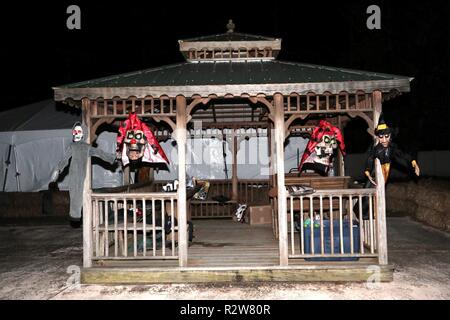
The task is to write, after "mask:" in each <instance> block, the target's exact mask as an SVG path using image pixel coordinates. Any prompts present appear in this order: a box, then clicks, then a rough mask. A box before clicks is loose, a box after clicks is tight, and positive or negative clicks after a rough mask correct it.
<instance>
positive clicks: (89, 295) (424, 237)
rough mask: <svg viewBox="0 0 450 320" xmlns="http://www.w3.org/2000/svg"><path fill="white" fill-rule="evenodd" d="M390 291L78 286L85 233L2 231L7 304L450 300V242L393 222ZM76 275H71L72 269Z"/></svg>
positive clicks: (61, 227) (38, 228) (2, 289)
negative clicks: (74, 277) (47, 301)
mask: <svg viewBox="0 0 450 320" xmlns="http://www.w3.org/2000/svg"><path fill="white" fill-rule="evenodd" d="M388 243H389V259H390V263H392V264H393V265H394V266H395V270H396V271H395V273H394V281H393V282H391V283H381V284H374V285H373V286H372V287H371V286H368V285H367V284H365V283H320V284H318V283H246V284H241V283H239V284H235V283H231V284H171V285H145V286H144V285H139V286H136V285H135V286H133V285H127V286H99V285H79V286H73V285H72V282H71V279H72V278H71V275H73V274H72V273H67V271H68V268H69V267H70V266H81V265H82V230H81V228H72V227H71V226H69V225H66V224H36V225H27V226H24V225H14V224H9V225H2V226H0V299H39V300H41V299H120V300H123V299H147V300H154V299H183V300H184V299H192V300H215V299H221V300H224V299H225V300H240V299H246V300H298V299H344V300H351V299H369V300H370V299H450V281H449V280H450V235H449V234H446V233H443V232H440V231H437V230H435V229H431V228H429V227H426V226H423V225H422V224H419V223H417V222H414V221H412V220H411V219H410V218H408V217H391V218H388ZM69 271H70V269H69Z"/></svg>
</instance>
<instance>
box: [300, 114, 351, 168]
mask: <svg viewBox="0 0 450 320" xmlns="http://www.w3.org/2000/svg"><path fill="white" fill-rule="evenodd" d="M338 147H339V149H340V150H341V152H342V155H344V156H345V143H344V137H343V136H342V133H341V130H339V128H337V127H335V126H333V125H332V124H331V123H329V122H328V121H325V120H320V122H319V125H318V126H317V127H315V128H314V129H313V132H312V134H311V137H310V139H309V141H308V144H307V145H306V148H305V152H304V153H303V156H302V159H301V161H300V164H299V166H298V172H299V173H301V172H302V171H304V170H313V171H315V172H317V173H319V174H320V175H322V176H326V175H328V173H329V170H330V168H331V167H332V166H333V161H332V160H333V159H332V157H333V154H334V150H336V149H337V148H338Z"/></svg>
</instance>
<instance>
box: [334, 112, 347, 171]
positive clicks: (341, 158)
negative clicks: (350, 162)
mask: <svg viewBox="0 0 450 320" xmlns="http://www.w3.org/2000/svg"><path fill="white" fill-rule="evenodd" d="M338 128H339V130H341V133H342V136H344V130H343V126H342V116H340V115H339V116H338ZM338 170H339V176H341V177H343V176H345V163H344V156H343V155H342V152H341V149H339V151H338ZM335 175H337V174H335Z"/></svg>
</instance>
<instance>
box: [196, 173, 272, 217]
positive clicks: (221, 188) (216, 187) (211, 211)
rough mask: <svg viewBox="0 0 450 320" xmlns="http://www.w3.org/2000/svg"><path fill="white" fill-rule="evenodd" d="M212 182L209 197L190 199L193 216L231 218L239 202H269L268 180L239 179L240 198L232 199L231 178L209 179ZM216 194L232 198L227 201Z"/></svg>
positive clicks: (250, 203) (252, 203)
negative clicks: (217, 198)
mask: <svg viewBox="0 0 450 320" xmlns="http://www.w3.org/2000/svg"><path fill="white" fill-rule="evenodd" d="M208 181H209V182H210V187H209V192H208V198H207V199H206V200H195V199H192V200H191V201H190V209H191V216H192V218H229V217H232V216H233V214H234V212H235V211H236V209H237V204H238V203H245V204H247V205H264V204H269V196H268V191H269V181H268V180H256V179H254V180H239V181H238V198H237V200H231V199H232V182H231V180H218V179H217V180H208ZM216 196H225V197H227V198H229V199H230V201H227V202H222V203H221V202H219V201H216V200H214V198H215V197H216Z"/></svg>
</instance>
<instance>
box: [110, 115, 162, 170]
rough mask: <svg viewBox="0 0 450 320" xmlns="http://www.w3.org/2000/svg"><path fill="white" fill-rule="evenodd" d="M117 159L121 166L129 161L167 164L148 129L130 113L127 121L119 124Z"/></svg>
mask: <svg viewBox="0 0 450 320" xmlns="http://www.w3.org/2000/svg"><path fill="white" fill-rule="evenodd" d="M117 157H118V158H120V159H121V160H122V164H123V166H126V165H128V163H130V161H138V160H141V161H142V162H148V163H165V164H169V160H168V159H167V156H166V154H165V153H164V150H163V149H162V148H161V146H160V145H159V143H158V140H157V139H156V137H155V136H154V134H153V132H152V131H151V130H150V128H149V127H148V126H147V125H146V124H145V123H143V122H142V121H141V120H139V119H138V117H137V116H136V114H135V113H134V112H133V113H130V115H129V116H128V119H127V120H125V121H124V122H121V123H120V127H119V134H118V136H117Z"/></svg>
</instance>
